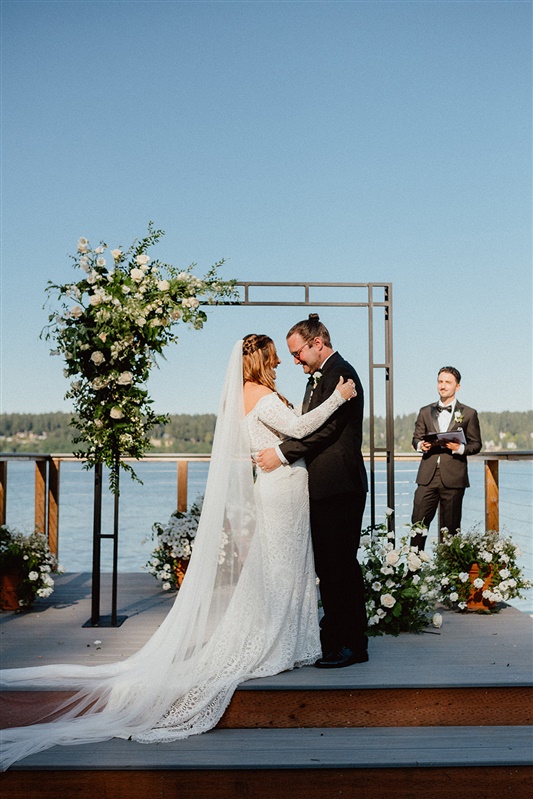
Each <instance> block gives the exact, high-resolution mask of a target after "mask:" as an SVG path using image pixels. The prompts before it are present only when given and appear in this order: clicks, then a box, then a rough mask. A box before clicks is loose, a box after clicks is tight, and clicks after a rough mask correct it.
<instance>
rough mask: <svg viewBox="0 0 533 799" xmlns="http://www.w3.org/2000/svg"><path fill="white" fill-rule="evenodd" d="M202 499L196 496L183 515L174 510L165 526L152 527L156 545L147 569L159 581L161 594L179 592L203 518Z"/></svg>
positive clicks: (159, 524)
mask: <svg viewBox="0 0 533 799" xmlns="http://www.w3.org/2000/svg"><path fill="white" fill-rule="evenodd" d="M203 499H204V498H203V496H200V497H198V498H197V499H196V500H195V502H194V503H193V504H192V505H191V507H190V509H189V510H188V511H187V512H185V513H183V512H181V511H178V510H177V511H174V513H173V514H172V516H171V517H170V519H169V520H168V522H167V524H165V525H163V524H161V523H160V522H155V524H154V525H153V526H152V539H154V538H155V540H156V546H155V549H154V550H153V552H152V554H151V555H150V559H149V561H148V563H147V564H146V569H147V570H148V571H149V572H150V574H153V575H154V577H156V578H157V579H158V580H160V581H161V583H162V585H161V587H162V588H163V590H164V591H170V590H171V589H176V590H178V589H179V587H180V585H181V582H182V580H183V577H184V576H185V571H186V569H187V565H188V562H189V560H190V558H191V555H192V549H193V545H194V539H195V538H196V532H197V530H198V523H199V521H200V516H201V515H202V505H203Z"/></svg>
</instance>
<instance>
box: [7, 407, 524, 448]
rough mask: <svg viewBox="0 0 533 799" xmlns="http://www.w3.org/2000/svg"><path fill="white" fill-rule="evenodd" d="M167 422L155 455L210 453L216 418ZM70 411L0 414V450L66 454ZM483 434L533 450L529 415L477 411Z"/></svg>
mask: <svg viewBox="0 0 533 799" xmlns="http://www.w3.org/2000/svg"><path fill="white" fill-rule="evenodd" d="M165 418H166V419H167V420H168V421H167V422H165V423H163V422H162V423H160V424H156V425H155V426H154V427H153V429H152V430H151V432H150V444H149V447H148V450H149V451H150V450H151V451H153V452H190V453H194V452H198V453H208V452H210V451H211V444H212V442H213V433H214V430H215V422H216V415H215V414H214V413H205V414H187V413H181V414H171V415H169V416H167V417H165ZM70 419H71V417H70V415H69V414H68V413H60V412H57V413H4V414H0V449H1V450H2V451H3V452H37V453H52V452H54V453H66V452H72V431H71V429H70V428H69V423H70ZM480 419H481V431H482V434H483V438H484V441H485V443H487V442H488V441H490V440H493V441H498V442H499V446H500V448H502V449H506V448H507V443H508V442H513V443H514V444H516V447H517V449H519V450H528V449H531V448H532V447H533V441H532V439H531V431H532V430H533V412H518V411H517V412H513V413H511V412H509V411H506V412H504V413H481V414H480ZM414 423H415V414H414V413H412V414H408V415H407V416H397V417H396V419H395V423H394V424H395V438H396V452H413V449H412V447H411V438H412V436H413V429H414ZM368 424H369V422H368V419H365V422H364V426H365V441H366V442H367V444H366V447H368ZM376 431H377V438H376V441H377V443H378V445H380V446H381V445H383V443H384V441H385V420H384V419H382V418H381V417H377V418H376Z"/></svg>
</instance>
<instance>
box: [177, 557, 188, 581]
mask: <svg viewBox="0 0 533 799" xmlns="http://www.w3.org/2000/svg"><path fill="white" fill-rule="evenodd" d="M188 565H189V559H188V558H187V559H185V558H178V560H177V561H176V565H175V566H174V576H175V578H176V585H177V587H178V588H179V587H180V586H181V584H182V582H183V578H184V577H185V572H186V571H187V567H188Z"/></svg>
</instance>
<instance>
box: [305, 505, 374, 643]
mask: <svg viewBox="0 0 533 799" xmlns="http://www.w3.org/2000/svg"><path fill="white" fill-rule="evenodd" d="M365 504H366V493H361V495H357V494H338V495H336V496H334V497H328V498H327V499H320V500H313V499H311V502H310V510H311V536H312V539H313V551H314V556H315V568H316V573H317V576H318V578H319V579H320V598H321V600H322V607H323V610H324V617H323V619H322V620H321V623H320V627H321V631H320V636H321V641H322V651H323V653H324V654H325V655H326V654H328V653H331V652H335V651H338V649H340V647H342V646H347V647H349V648H350V649H354V650H356V651H358V652H366V649H367V638H366V636H365V630H366V629H367V617H366V609H365V595H364V585H363V575H362V572H361V567H360V566H359V563H358V561H357V549H358V547H359V540H360V538H361V524H362V521H363V513H364V510H365Z"/></svg>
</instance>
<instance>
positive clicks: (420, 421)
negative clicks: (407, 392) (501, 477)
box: [411, 400, 481, 533]
mask: <svg viewBox="0 0 533 799" xmlns="http://www.w3.org/2000/svg"><path fill="white" fill-rule="evenodd" d="M440 407H441V405H440V403H439V402H435V403H433V404H431V405H425V406H424V407H423V408H421V409H420V411H419V414H418V418H417V420H416V423H415V430H414V435H413V447H414V448H415V449H418V445H419V443H421V442H423V441H424V436H425V435H427V434H428V433H435V432H439V430H440V427H439V415H440V413H441V411H440V410H439V408H440ZM459 429H462V431H463V433H464V435H465V438H466V444H465V445H464V451H463V452H462V453H458V452H453V451H452V450H450V449H448V448H446V447H444V446H433V447H432V448H431V449H430V450H429V451H427V452H424V453H423V454H422V460H421V461H420V465H419V468H418V474H417V477H416V482H417V483H418V488H417V489H416V492H415V497H414V503H413V515H412V519H411V521H412V523H413V524H416V523H417V522H423V523H424V524H425V525H426V527H429V525H430V524H431V522H432V520H433V518H434V517H435V513H436V511H437V507H438V505H439V501H440V507H441V516H440V525H441V527H447V528H448V530H449V531H450V532H451V533H455V532H456V530H457V529H458V528H460V527H461V513H462V503H463V497H464V492H465V488H467V487H468V486H469V485H470V482H469V480H468V467H467V457H468V455H475V454H476V453H477V452H479V451H480V449H481V431H480V427H479V420H478V415H477V411H475V410H474V408H470V407H469V406H468V405H463V404H462V403H460V402H459V401H458V400H456V401H455V405H454V407H453V411H452V413H451V420H450V423H449V425H448V427H447V432H453V431H455V430H459Z"/></svg>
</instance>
